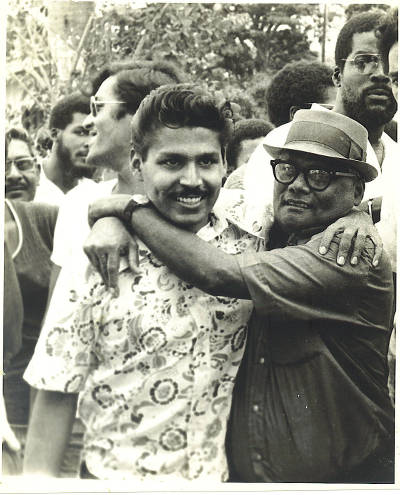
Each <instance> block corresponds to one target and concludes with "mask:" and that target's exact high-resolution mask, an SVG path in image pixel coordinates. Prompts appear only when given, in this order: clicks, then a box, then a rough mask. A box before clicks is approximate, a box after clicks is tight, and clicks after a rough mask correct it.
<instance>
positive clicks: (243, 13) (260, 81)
mask: <svg viewBox="0 0 400 495" xmlns="http://www.w3.org/2000/svg"><path fill="white" fill-rule="evenodd" d="M43 1H44V0H14V3H13V5H12V7H11V11H10V12H9V17H8V30H7V62H8V64H9V67H11V66H12V65H13V64H14V65H13V66H18V71H14V72H12V71H10V70H9V78H10V79H13V80H16V79H18V83H19V84H20V86H21V87H23V88H24V90H25V93H24V104H25V106H26V107H27V108H28V111H30V112H31V114H35V115H36V117H37V116H39V117H40V116H41V115H47V114H48V111H49V108H50V106H51V104H52V102H54V101H55V100H56V99H57V98H58V97H59V96H60V95H61V94H63V93H65V92H66V91H71V90H74V89H76V88H82V87H84V88H87V87H88V86H89V81H90V78H92V77H93V76H94V74H95V73H97V72H98V70H99V69H100V68H101V67H102V66H104V64H106V63H109V62H111V61H117V60H122V59H126V58H137V57H142V58H153V59H157V58H162V59H166V60H171V61H174V62H176V63H178V64H179V65H181V67H182V68H183V69H184V70H185V71H186V72H187V73H188V74H189V75H190V77H191V78H192V79H193V80H202V81H205V82H206V84H207V86H208V87H209V88H210V89H211V90H214V91H217V92H218V93H221V94H223V95H224V96H226V97H229V98H230V99H231V100H233V101H236V102H238V103H239V104H240V106H241V107H242V112H241V113H242V115H243V116H244V117H250V116H256V117H260V118H266V109H264V108H263V106H262V100H261V95H262V94H263V91H265V86H266V81H268V80H269V78H270V75H271V74H272V73H273V72H275V71H276V70H278V69H280V68H281V67H283V65H285V64H286V63H287V62H290V61H292V60H299V59H307V58H310V59H311V58H314V57H315V55H314V54H313V53H311V52H310V48H309V47H310V41H311V38H310V33H313V34H314V37H317V38H318V37H319V36H320V32H321V26H322V16H321V14H320V9H319V5H317V4H287V3H282V4H265V3H263V4H261V3H260V4H243V3H236V4H227V3H219V4H209V3H168V4H162V3H149V4H147V5H146V6H145V7H142V8H139V7H138V5H135V4H132V3H125V4H114V3H112V2H106V1H105V0H103V2H101V3H99V2H98V3H97V4H96V6H97V8H96V15H95V16H94V19H93V22H91V23H90V29H89V30H88V31H87V33H86V37H85V39H84V40H83V42H82V43H81V44H80V47H79V53H77V54H76V57H77V60H76V63H75V65H74V71H73V73H71V77H70V80H69V81H60V78H59V75H58V74H57V70H56V68H57V63H56V62H55V61H54V60H53V59H52V54H51V51H50V50H49V46H48V32H47V25H48V10H47V9H46V8H45V4H44V3H43ZM50 1H52V0H50ZM53 1H54V0H53ZM70 24H71V26H73V24H74V23H73V22H72V23H70ZM71 29H72V28H71ZM72 35H73V32H72V31H71V33H70V37H72ZM67 38H68V36H67ZM74 49H75V50H77V49H76V44H75V48H74ZM78 59H79V63H78ZM15 110H16V109H14V114H12V112H11V113H10V112H9V115H8V117H9V118H15V116H16V113H15ZM17 110H18V111H19V112H20V111H21V108H18V109H17ZM33 120H34V119H33ZM36 120H39V121H40V120H43V118H38V119H36ZM42 123H43V122H42ZM31 126H32V127H34V128H35V127H37V126H38V122H33V121H32V122H31Z"/></svg>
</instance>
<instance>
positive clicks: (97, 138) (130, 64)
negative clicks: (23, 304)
mask: <svg viewBox="0 0 400 495" xmlns="http://www.w3.org/2000/svg"><path fill="white" fill-rule="evenodd" d="M180 77H181V76H180V74H179V71H178V70H177V69H176V67H175V66H174V65H173V64H171V63H168V62H153V61H143V60H136V61H125V62H118V63H115V64H111V65H109V66H107V67H105V68H104V69H103V70H102V71H101V72H100V73H99V74H98V75H97V77H96V78H95V79H94V80H93V82H92V86H93V87H92V92H93V95H92V97H91V98H90V112H91V113H90V114H89V115H87V117H86V119H85V120H84V121H83V125H84V126H86V127H87V128H88V129H90V134H91V137H90V140H89V149H88V152H87V156H86V163H87V165H88V166H91V167H94V168H97V169H100V170H102V171H104V170H107V169H108V170H112V171H113V174H114V177H116V178H114V179H111V180H106V181H102V182H99V183H95V182H93V181H91V183H90V184H89V183H86V184H85V185H84V186H79V185H78V186H77V187H75V188H74V189H72V190H71V191H69V193H68V194H67V195H66V197H65V200H64V202H63V205H62V206H61V208H60V211H59V215H58V220H57V225H56V230H55V235H54V249H53V253H52V256H51V260H52V262H53V270H52V277H51V284H50V295H52V292H53V289H54V287H55V284H56V282H57V279H58V276H59V274H60V269H61V268H63V267H64V266H65V265H66V264H68V263H70V262H72V265H73V268H70V269H67V270H63V271H64V274H65V275H66V276H68V277H69V276H70V275H71V274H72V273H74V274H76V276H77V277H78V274H80V271H79V266H85V264H86V256H85V254H84V252H83V242H84V240H85V238H86V236H87V234H88V232H89V226H88V224H87V209H88V205H89V203H90V202H91V201H94V200H95V199H97V198H99V197H104V196H107V195H108V194H111V193H113V192H119V193H131V194H134V193H140V192H142V183H141V181H140V180H139V179H138V174H135V173H134V172H133V171H132V168H131V166H130V162H129V160H130V130H129V129H130V121H131V119H132V116H133V115H134V114H135V112H136V110H137V109H138V107H139V104H140V102H141V101H142V99H143V98H144V97H145V96H146V95H147V94H148V93H149V92H150V91H151V90H152V89H154V88H156V87H158V86H161V85H163V84H169V83H174V82H180ZM68 272H69V273H68ZM67 285H69V284H67ZM58 286H59V287H61V286H62V281H60V283H58ZM61 300H63V296H61ZM52 303H53V304H57V302H56V301H55V300H54V301H53V302H52ZM61 304H62V303H61Z"/></svg>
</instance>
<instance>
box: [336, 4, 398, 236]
mask: <svg viewBox="0 0 400 495" xmlns="http://www.w3.org/2000/svg"><path fill="white" fill-rule="evenodd" d="M381 19H382V15H381V14H379V13H376V12H375V13H363V14H359V15H356V16H354V17H352V18H351V19H350V20H349V21H348V22H347V23H346V24H345V25H344V26H343V28H342V29H341V31H340V33H339V36H338V39H337V42H336V49H335V62H336V68H335V70H334V74H333V81H334V83H335V85H336V86H337V88H338V92H337V97H336V103H335V106H334V108H333V110H334V111H335V112H339V113H342V114H343V115H347V116H348V117H350V118H352V119H354V120H356V121H357V122H360V124H362V125H363V126H364V127H365V128H366V129H367V130H368V141H369V143H370V145H371V147H372V150H371V149H370V150H368V151H367V153H368V155H369V160H370V161H371V160H373V161H374V164H375V165H379V168H380V170H381V171H382V174H381V175H380V176H378V178H377V179H376V180H374V181H373V182H372V183H371V184H368V185H367V187H366V191H365V196H364V201H365V203H366V204H365V208H366V209H368V210H369V211H370V213H371V214H372V216H373V218H374V221H375V222H378V221H379V219H380V210H381V202H382V195H383V193H384V191H385V175H387V174H390V175H391V169H392V168H393V167H394V168H395V169H397V168H398V163H397V161H398V155H397V145H396V143H395V142H394V141H393V140H392V139H391V138H390V137H389V136H388V135H387V134H385V133H384V127H385V124H387V123H388V122H390V121H391V119H392V118H393V116H394V115H395V113H396V110H397V103H396V100H395V98H394V95H393V91H392V81H391V78H390V77H389V76H388V75H387V68H385V66H384V65H385V64H384V63H383V60H382V57H381V54H380V53H379V47H378V41H379V39H378V37H377V33H376V29H377V28H378V26H379V23H380V21H381ZM383 241H384V243H385V239H383Z"/></svg>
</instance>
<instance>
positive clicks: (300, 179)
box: [288, 172, 310, 193]
mask: <svg viewBox="0 0 400 495" xmlns="http://www.w3.org/2000/svg"><path fill="white" fill-rule="evenodd" d="M288 190H289V191H292V192H302V193H309V192H310V188H309V187H308V184H307V182H306V178H305V176H304V173H303V172H300V173H299V175H298V176H297V177H296V179H295V180H294V181H293V182H292V183H291V184H289V186H288Z"/></svg>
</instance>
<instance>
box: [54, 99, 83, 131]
mask: <svg viewBox="0 0 400 495" xmlns="http://www.w3.org/2000/svg"><path fill="white" fill-rule="evenodd" d="M74 113H83V114H89V113H90V104H89V97H88V96H86V95H83V94H82V93H73V94H71V95H68V96H64V97H63V98H61V99H60V100H58V101H57V103H56V104H55V105H54V106H53V108H52V109H51V112H50V119H49V129H61V130H63V129H65V128H66V127H67V125H68V124H70V123H71V122H72V120H73V117H74Z"/></svg>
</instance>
